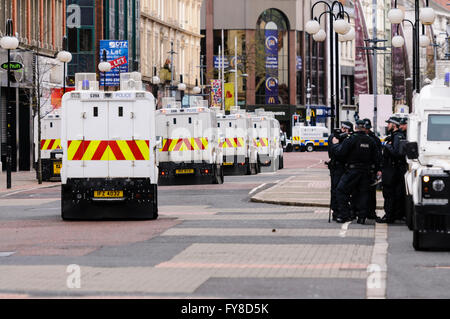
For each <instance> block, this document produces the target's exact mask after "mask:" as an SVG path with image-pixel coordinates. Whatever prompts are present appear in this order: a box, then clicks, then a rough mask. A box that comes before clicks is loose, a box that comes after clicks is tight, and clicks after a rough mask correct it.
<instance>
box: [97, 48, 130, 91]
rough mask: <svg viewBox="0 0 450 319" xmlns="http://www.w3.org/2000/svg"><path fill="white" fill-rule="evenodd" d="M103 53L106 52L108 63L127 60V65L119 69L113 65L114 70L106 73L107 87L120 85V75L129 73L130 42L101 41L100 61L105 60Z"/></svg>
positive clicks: (101, 82)
mask: <svg viewBox="0 0 450 319" xmlns="http://www.w3.org/2000/svg"><path fill="white" fill-rule="evenodd" d="M103 51H106V60H107V61H108V62H113V61H116V60H117V59H120V58H125V61H126V63H124V64H121V65H119V66H117V67H115V65H114V64H113V63H112V64H113V69H112V70H111V71H110V72H106V86H118V85H120V73H127V72H128V41H127V40H123V41H117V40H100V61H102V59H103ZM100 85H103V76H101V77H100Z"/></svg>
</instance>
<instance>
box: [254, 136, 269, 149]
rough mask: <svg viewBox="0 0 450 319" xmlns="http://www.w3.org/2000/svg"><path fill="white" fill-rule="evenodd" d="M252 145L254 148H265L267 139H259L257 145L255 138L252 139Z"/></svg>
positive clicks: (267, 143) (267, 142)
mask: <svg viewBox="0 0 450 319" xmlns="http://www.w3.org/2000/svg"><path fill="white" fill-rule="evenodd" d="M253 145H254V146H256V147H266V146H268V145H269V140H268V138H267V137H263V138H260V139H259V143H258V142H257V140H256V138H254V139H253Z"/></svg>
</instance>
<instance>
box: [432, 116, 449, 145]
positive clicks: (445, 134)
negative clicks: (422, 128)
mask: <svg viewBox="0 0 450 319" xmlns="http://www.w3.org/2000/svg"><path fill="white" fill-rule="evenodd" d="M428 141H436V142H439V141H450V115H430V116H428Z"/></svg>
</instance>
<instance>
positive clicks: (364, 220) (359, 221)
mask: <svg viewBox="0 0 450 319" xmlns="http://www.w3.org/2000/svg"><path fill="white" fill-rule="evenodd" d="M356 222H357V223H358V224H361V225H364V224H365V223H366V217H361V216H358V219H357V220H356Z"/></svg>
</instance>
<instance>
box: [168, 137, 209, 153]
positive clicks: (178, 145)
mask: <svg viewBox="0 0 450 319" xmlns="http://www.w3.org/2000/svg"><path fill="white" fill-rule="evenodd" d="M206 149H208V139H207V138H206V137H198V138H175V139H170V138H168V139H164V140H163V146H162V147H161V149H160V150H159V151H160V152H183V151H200V150H206Z"/></svg>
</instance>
